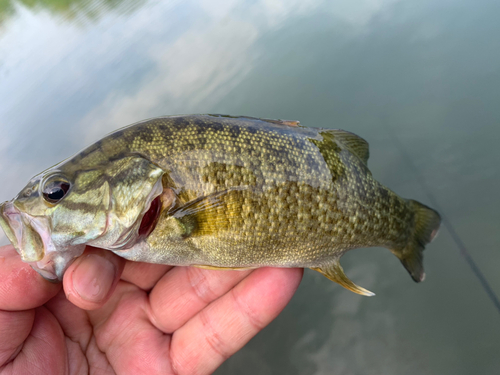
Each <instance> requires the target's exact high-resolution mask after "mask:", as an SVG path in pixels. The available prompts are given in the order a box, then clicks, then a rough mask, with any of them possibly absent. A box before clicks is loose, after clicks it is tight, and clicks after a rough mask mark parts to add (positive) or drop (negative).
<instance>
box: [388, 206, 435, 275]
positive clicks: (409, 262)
mask: <svg viewBox="0 0 500 375" xmlns="http://www.w3.org/2000/svg"><path fill="white" fill-rule="evenodd" d="M407 203H408V204H409V205H410V207H412V209H413V210H414V211H415V227H414V229H413V233H412V236H411V237H410V240H409V241H408V243H407V245H406V246H405V247H403V248H402V249H399V250H393V253H394V254H395V255H396V256H397V257H398V258H399V260H400V261H401V263H402V264H403V266H404V267H405V268H406V270H407V271H408V273H409V274H410V275H411V277H412V279H413V280H414V281H415V282H417V283H418V282H420V281H423V280H424V279H425V272H424V266H423V264H422V260H423V254H422V252H423V251H424V248H425V245H427V244H428V243H429V242H431V241H432V240H433V239H434V237H436V234H437V232H438V230H439V225H440V224H441V216H439V214H438V213H437V212H436V211H435V210H433V209H432V208H429V207H427V206H425V205H423V204H422V203H419V202H417V201H414V200H412V199H408V200H407Z"/></svg>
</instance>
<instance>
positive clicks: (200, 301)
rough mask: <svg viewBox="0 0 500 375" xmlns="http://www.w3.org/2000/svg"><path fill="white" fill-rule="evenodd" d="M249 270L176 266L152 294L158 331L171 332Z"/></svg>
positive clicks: (151, 316) (227, 289)
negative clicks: (215, 269) (217, 269)
mask: <svg viewBox="0 0 500 375" xmlns="http://www.w3.org/2000/svg"><path fill="white" fill-rule="evenodd" d="M249 273H250V271H213V270H206V269H201V268H196V267H175V268H174V269H172V270H171V271H170V272H168V273H167V274H166V275H165V276H164V277H163V278H162V279H161V280H160V281H159V282H158V283H157V284H156V286H155V287H154V289H153V290H152V291H151V293H150V295H149V301H150V309H149V311H148V312H149V315H150V320H151V322H152V323H153V324H154V325H155V326H156V327H157V328H158V329H159V330H161V331H163V332H165V333H172V332H174V331H175V330H177V329H178V328H180V327H181V326H182V325H184V323H186V322H187V321H188V320H189V319H191V318H192V317H193V316H194V315H196V314H197V313H198V312H199V311H201V310H202V309H203V308H205V307H206V306H207V305H208V304H209V303H210V302H212V301H213V300H215V299H217V298H219V297H220V296H222V295H224V294H226V293H227V292H228V291H229V290H231V288H233V287H234V286H235V285H236V284H238V283H239V282H240V281H241V280H243V279H244V278H245V277H246V276H248V274H249Z"/></svg>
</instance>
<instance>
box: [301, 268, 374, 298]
mask: <svg viewBox="0 0 500 375" xmlns="http://www.w3.org/2000/svg"><path fill="white" fill-rule="evenodd" d="M311 269H312V270H314V271H318V272H319V273H322V274H323V275H324V276H326V277H327V278H328V279H330V280H332V281H335V282H336V283H338V284H340V285H342V286H343V287H344V288H346V289H348V290H350V291H351V292H354V293H357V294H361V295H362V296H368V297H371V296H374V295H375V293H373V292H370V291H369V290H367V289H365V288H362V287H360V286H357V285H356V284H354V283H353V282H352V281H351V280H349V278H348V277H347V276H346V275H345V273H344V270H343V268H342V266H341V265H340V262H339V260H338V259H335V260H334V261H332V262H331V263H330V264H328V265H326V266H324V267H311Z"/></svg>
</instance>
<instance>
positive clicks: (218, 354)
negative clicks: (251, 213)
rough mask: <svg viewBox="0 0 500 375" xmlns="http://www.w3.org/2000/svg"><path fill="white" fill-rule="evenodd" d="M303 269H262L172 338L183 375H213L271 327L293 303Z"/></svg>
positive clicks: (173, 356) (174, 355)
mask: <svg viewBox="0 0 500 375" xmlns="http://www.w3.org/2000/svg"><path fill="white" fill-rule="evenodd" d="M302 272H303V271H302V269H279V268H262V269H258V270H256V271H254V272H253V273H252V274H251V275H249V276H248V277H247V278H246V279H244V280H243V281H242V282H241V283H239V284H238V285H237V286H236V287H235V288H234V289H233V290H231V291H230V292H229V293H227V294H225V295H224V296H223V297H221V298H219V299H218V300H216V301H214V302H213V303H211V304H210V305H208V306H207V307H206V308H205V309H203V310H202V311H201V312H200V313H199V314H197V315H196V316H194V317H193V318H192V319H191V320H189V321H188V322H187V323H186V324H185V325H184V326H183V327H181V328H180V329H179V330H177V331H176V332H175V333H174V334H173V336H172V342H171V351H170V353H171V354H170V355H171V360H172V366H173V368H174V369H175V370H176V373H177V374H179V375H182V374H211V373H212V372H213V371H214V370H215V369H216V368H217V367H218V366H219V365H220V364H221V363H222V362H224V361H225V360H226V359H227V358H228V357H230V356H231V355H233V354H234V353H235V352H236V351H238V350H239V349H241V348H242V347H243V345H245V344H246V343H247V342H248V341H249V340H250V339H251V338H252V337H253V336H254V335H255V334H257V332H259V331H260V330H261V329H262V328H264V327H265V326H266V325H267V324H269V323H270V322H271V321H272V320H273V319H274V318H276V316H277V315H278V314H279V313H280V312H281V310H282V309H283V308H284V307H285V306H286V304H287V303H288V301H289V300H290V299H291V297H292V295H293V293H294V292H295V290H296V289H297V287H298V285H299V283H300V280H301V278H302Z"/></svg>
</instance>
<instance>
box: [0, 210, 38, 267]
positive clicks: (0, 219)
mask: <svg viewBox="0 0 500 375" xmlns="http://www.w3.org/2000/svg"><path fill="white" fill-rule="evenodd" d="M31 222H32V220H30V218H29V217H26V215H23V214H22V213H21V212H20V211H19V210H18V209H17V208H16V207H15V206H14V204H12V203H11V202H5V203H2V205H0V225H1V226H2V228H3V230H4V232H5V234H6V235H7V238H8V239H9V240H10V242H11V243H12V245H13V246H14V248H15V249H16V251H17V252H18V253H19V255H20V256H21V259H22V260H23V262H36V261H39V260H41V259H42V258H43V256H44V246H43V240H42V238H41V237H40V235H39V234H38V232H37V231H36V230H35V229H34V228H33V227H32V226H31V224H32V223H31Z"/></svg>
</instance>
